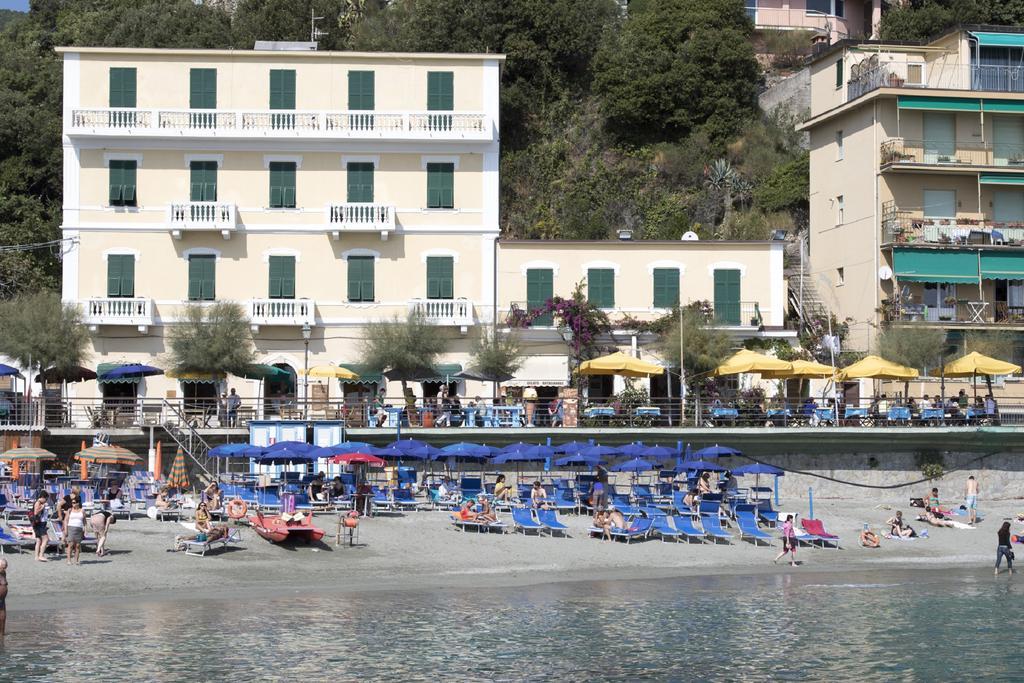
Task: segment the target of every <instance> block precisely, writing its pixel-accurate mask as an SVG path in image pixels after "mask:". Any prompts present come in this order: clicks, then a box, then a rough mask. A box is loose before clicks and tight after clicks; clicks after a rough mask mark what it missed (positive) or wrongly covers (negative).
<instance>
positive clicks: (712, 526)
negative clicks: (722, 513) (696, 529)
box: [700, 514, 732, 543]
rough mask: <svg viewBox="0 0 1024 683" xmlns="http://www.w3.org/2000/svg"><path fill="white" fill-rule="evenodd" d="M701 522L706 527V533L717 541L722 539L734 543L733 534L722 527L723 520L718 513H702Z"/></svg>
mask: <svg viewBox="0 0 1024 683" xmlns="http://www.w3.org/2000/svg"><path fill="white" fill-rule="evenodd" d="M700 523H701V526H703V527H704V533H706V534H707V535H708V536H710V537H711V538H713V539H714V540H715V543H718V541H720V540H724V541H725V542H726V543H732V534H730V533H729V532H728V531H726V530H725V529H723V528H722V520H721V519H719V518H718V515H705V514H701V516H700Z"/></svg>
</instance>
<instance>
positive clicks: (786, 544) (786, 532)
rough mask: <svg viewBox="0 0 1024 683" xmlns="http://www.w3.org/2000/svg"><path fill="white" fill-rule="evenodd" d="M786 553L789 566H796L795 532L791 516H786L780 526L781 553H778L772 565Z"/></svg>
mask: <svg viewBox="0 0 1024 683" xmlns="http://www.w3.org/2000/svg"><path fill="white" fill-rule="evenodd" d="M786 553H789V554H790V559H789V566H791V567H795V566H796V531H795V530H794V529H793V515H786V521H785V522H784V523H783V524H782V552H781V553H779V554H778V555H777V556H776V557H775V559H774V560H772V562H773V563H775V562H778V561H779V560H781V559H782V558H783V557H785V556H786Z"/></svg>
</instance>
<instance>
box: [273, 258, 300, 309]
mask: <svg viewBox="0 0 1024 683" xmlns="http://www.w3.org/2000/svg"><path fill="white" fill-rule="evenodd" d="M268 264H269V271H270V287H269V289H268V292H269V296H270V298H271V299H294V298H295V257H294V256H271V257H269V259H268Z"/></svg>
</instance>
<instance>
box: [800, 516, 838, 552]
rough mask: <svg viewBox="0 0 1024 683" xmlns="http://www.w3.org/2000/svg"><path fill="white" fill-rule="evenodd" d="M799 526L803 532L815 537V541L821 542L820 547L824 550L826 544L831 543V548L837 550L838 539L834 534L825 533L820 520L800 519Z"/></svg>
mask: <svg viewBox="0 0 1024 683" xmlns="http://www.w3.org/2000/svg"><path fill="white" fill-rule="evenodd" d="M800 526H802V527H803V529H804V531H806V532H807V533H809V534H811V535H812V536H816V537H817V540H819V541H821V546H822V547H823V548H824V547H825V544H826V543H833V544H835V545H833V547H834V548H835V549H836V550H839V537H838V536H836V535H835V534H830V533H828V532H827V531H825V525H824V524H823V523H822V521H821V520H820V519H802V520H800Z"/></svg>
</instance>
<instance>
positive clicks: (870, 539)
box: [860, 529, 882, 548]
mask: <svg viewBox="0 0 1024 683" xmlns="http://www.w3.org/2000/svg"><path fill="white" fill-rule="evenodd" d="M860 544H861V545H862V546H863V547H865V548H879V547H881V545H882V542H881V541H880V540H879V539H878V534H876V533H875V532H874V531H871V530H870V529H865V530H864V531H862V532H860Z"/></svg>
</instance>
